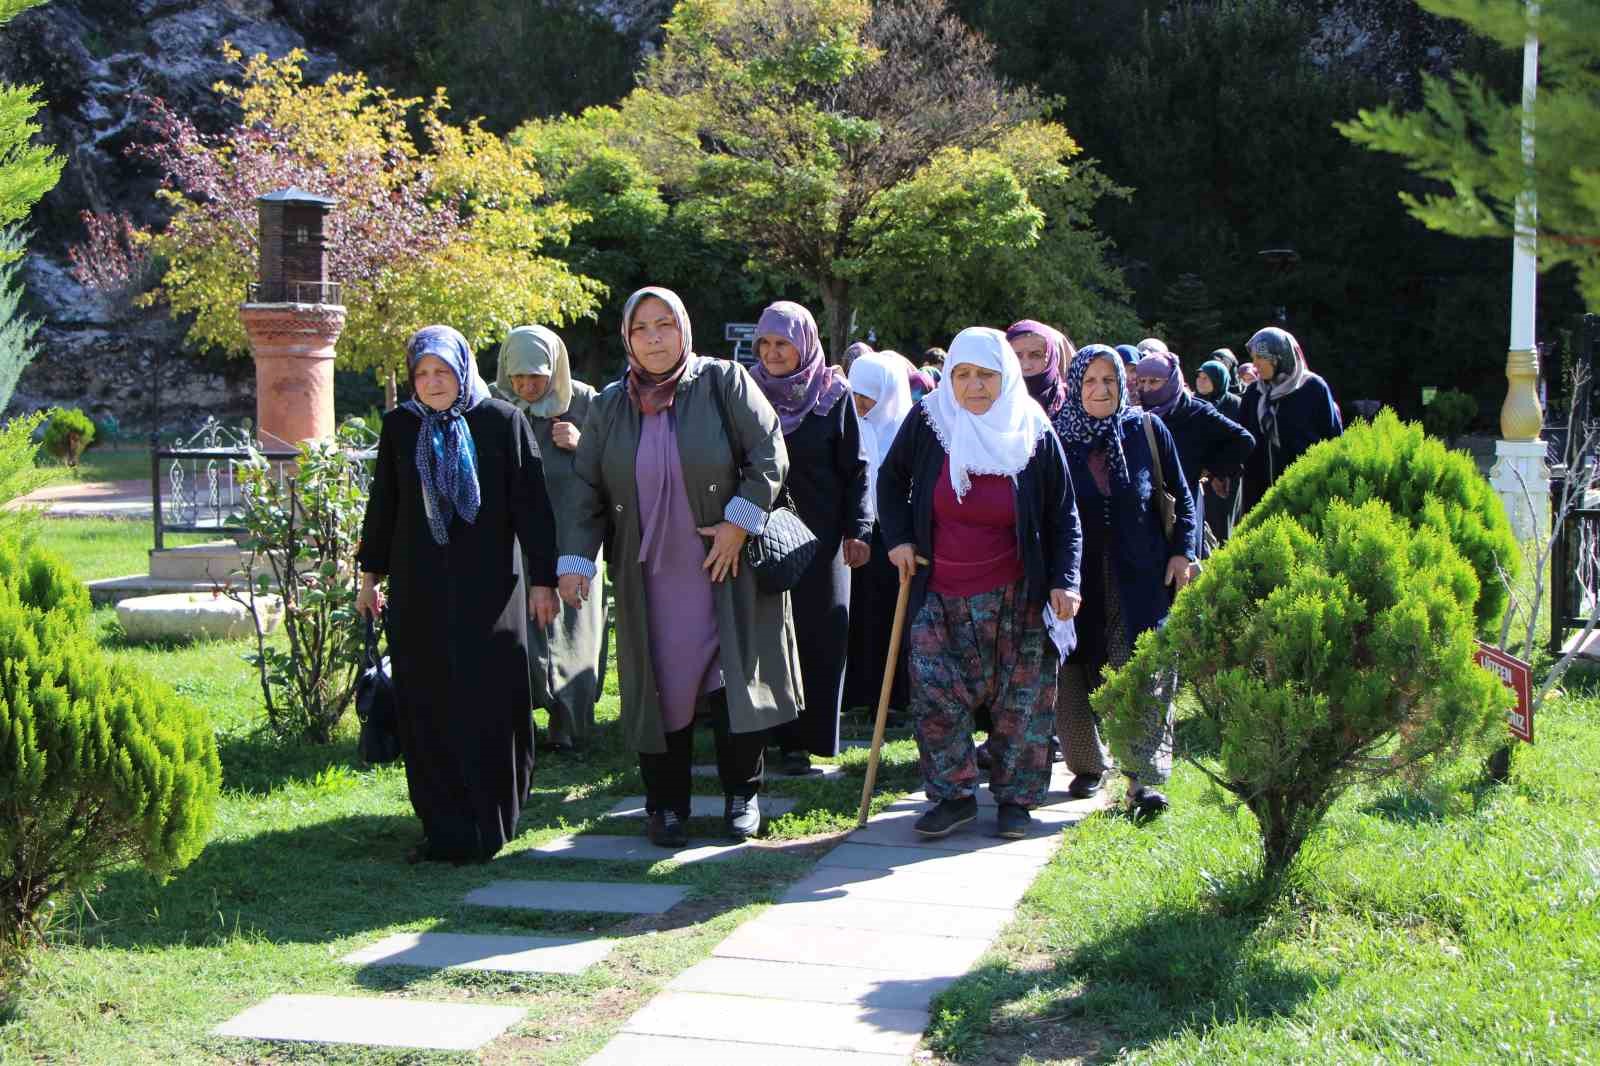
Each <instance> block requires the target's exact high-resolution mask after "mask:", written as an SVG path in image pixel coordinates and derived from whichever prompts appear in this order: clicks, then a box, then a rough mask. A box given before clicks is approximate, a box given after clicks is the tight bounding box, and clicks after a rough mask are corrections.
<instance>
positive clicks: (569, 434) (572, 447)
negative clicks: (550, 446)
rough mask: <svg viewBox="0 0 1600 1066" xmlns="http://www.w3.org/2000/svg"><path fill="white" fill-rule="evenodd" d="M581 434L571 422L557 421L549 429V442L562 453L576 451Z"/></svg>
mask: <svg viewBox="0 0 1600 1066" xmlns="http://www.w3.org/2000/svg"><path fill="white" fill-rule="evenodd" d="M582 436H583V433H582V431H580V430H579V429H578V427H577V426H575V425H573V424H572V423H571V422H561V421H557V422H555V423H554V424H553V425H551V427H550V440H551V441H552V442H553V443H554V444H555V446H556V447H557V448H560V449H561V450H562V451H564V452H571V451H577V449H578V441H579V439H580V438H582Z"/></svg>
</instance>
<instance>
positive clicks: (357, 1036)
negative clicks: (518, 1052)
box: [212, 995, 523, 1051]
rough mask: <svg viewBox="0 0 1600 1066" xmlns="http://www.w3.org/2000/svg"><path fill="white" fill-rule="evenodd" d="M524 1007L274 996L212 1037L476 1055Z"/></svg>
mask: <svg viewBox="0 0 1600 1066" xmlns="http://www.w3.org/2000/svg"><path fill="white" fill-rule="evenodd" d="M522 1016H523V1010H522V1008H521V1007H488V1006H478V1005H476V1004H466V1003H426V1002H422V1001H419V1000H415V999H377V998H374V997H367V996H301V995H280V996H273V997H272V998H270V999H268V1000H266V1001H265V1002H263V1003H258V1004H257V1005H256V1006H254V1007H251V1008H250V1009H248V1010H246V1011H244V1012H243V1013H242V1014H237V1015H235V1016H234V1017H232V1018H230V1019H229V1020H228V1021H226V1022H223V1023H222V1024H221V1025H219V1026H217V1028H215V1029H213V1030H212V1032H213V1033H215V1034H216V1035H217V1036H235V1037H244V1038H246V1039H251V1040H289V1041H296V1042H305V1043H316V1044H361V1045H365V1046H367V1047H401V1048H424V1049H428V1050H433V1051H472V1050H475V1049H477V1048H480V1047H482V1046H483V1045H485V1044H487V1043H488V1042H489V1041H491V1040H493V1039H494V1038H495V1037H497V1036H499V1035H500V1034H501V1033H503V1032H505V1031H506V1030H507V1029H509V1028H511V1027H512V1026H513V1025H515V1024H517V1023H518V1022H520V1021H521V1020H522Z"/></svg>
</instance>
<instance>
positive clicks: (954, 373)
mask: <svg viewBox="0 0 1600 1066" xmlns="http://www.w3.org/2000/svg"><path fill="white" fill-rule="evenodd" d="M878 521H879V523H880V526H881V528H882V531H883V540H884V543H885V544H889V545H893V547H892V548H891V549H890V551H889V559H890V561H891V562H893V563H894V564H895V566H896V567H897V568H898V569H899V571H900V574H901V576H902V580H910V581H911V583H912V585H911V606H910V611H909V614H908V617H909V618H911V619H913V621H912V623H911V633H910V644H911V649H910V668H911V709H912V713H913V715H914V716H915V718H916V728H917V747H918V749H919V751H920V752H921V756H922V774H923V778H924V781H925V784H926V789H927V795H928V798H929V799H930V800H933V801H935V805H934V806H933V807H932V808H931V809H930V810H928V812H927V813H925V814H924V815H923V816H922V817H921V818H920V819H919V820H918V821H917V825H916V829H917V832H918V833H921V834H922V835H923V836H929V837H938V836H944V835H945V834H947V833H949V832H950V831H951V830H953V829H955V828H956V827H957V826H960V825H963V824H965V823H967V822H970V821H972V820H973V819H974V818H975V817H976V816H977V808H978V804H977V797H976V794H975V789H976V786H977V780H978V767H977V763H976V761H975V758H974V746H973V738H972V730H973V716H974V714H975V713H976V712H979V711H983V710H987V711H989V713H990V714H991V715H992V716H993V720H994V729H993V731H992V732H990V734H989V751H990V754H991V756H992V758H993V769H992V771H991V775H990V781H989V789H990V791H991V792H992V793H993V794H994V797H995V800H996V802H997V803H998V805H999V819H998V826H997V831H998V832H999V834H1000V835H1001V836H1006V837H1020V836H1024V835H1026V833H1027V831H1028V826H1029V823H1030V821H1031V820H1032V819H1031V817H1030V816H1029V814H1028V811H1029V809H1030V808H1033V807H1036V806H1038V805H1039V803H1040V802H1041V801H1042V800H1043V799H1044V796H1045V792H1046V790H1047V789H1048V787H1049V783H1050V757H1049V739H1050V733H1051V728H1052V726H1053V724H1054V706H1055V688H1056V670H1057V663H1058V661H1059V656H1060V655H1061V654H1062V653H1063V652H1064V651H1065V650H1067V649H1070V647H1071V644H1072V642H1073V641H1074V640H1075V636H1074V635H1073V633H1072V631H1071V619H1072V617H1073V615H1075V614H1076V613H1077V610H1078V603H1079V598H1078V559H1079V554H1080V552H1081V544H1082V538H1081V534H1080V532H1079V527H1078V512H1077V507H1076V505H1075V503H1074V497H1073V492H1072V481H1071V478H1070V477H1069V476H1068V474H1067V467H1066V460H1065V458H1064V456H1063V454H1062V451H1061V443H1060V441H1059V440H1057V439H1056V435H1055V433H1054V431H1053V430H1052V429H1051V427H1050V421H1049V419H1048V418H1046V417H1045V414H1044V410H1043V409H1042V408H1041V407H1040V406H1039V405H1038V404H1037V403H1035V402H1034V400H1033V398H1032V397H1031V396H1029V395H1028V390H1027V387H1026V386H1025V385H1024V384H1023V381H1022V368H1021V366H1020V364H1019V363H1018V361H1017V356H1016V353H1015V352H1013V351H1012V350H1011V347H1010V345H1009V344H1007V343H1006V337H1005V334H1004V333H1001V332H1000V331H999V330H995V329H986V328H981V327H974V328H971V329H965V330H962V331H961V333H959V334H958V335H957V336H956V338H955V340H954V341H953V342H952V343H951V345H950V352H949V355H948V356H947V357H946V360H945V383H944V384H943V385H941V386H940V387H939V388H938V389H936V390H934V391H933V392H931V393H929V394H928V395H927V396H926V397H925V398H924V399H923V400H922V401H921V403H919V404H918V405H917V408H916V410H914V411H913V412H912V414H911V416H910V417H909V418H907V419H906V421H905V424H904V425H903V426H902V427H901V428H900V432H899V435H898V436H896V438H895V442H894V446H893V447H892V448H890V450H889V455H888V457H887V458H886V459H885V460H884V463H883V467H882V468H881V469H880V470H879V472H878ZM917 556H922V557H923V558H926V559H930V560H932V565H931V566H929V567H927V568H925V569H923V570H920V571H919V570H918V569H917V563H916V558H917ZM1047 605H1048V606H1049V607H1050V608H1051V610H1052V612H1053V614H1054V616H1055V617H1056V618H1057V619H1060V621H1061V624H1060V626H1059V627H1058V628H1057V630H1056V632H1055V633H1054V634H1051V633H1047V632H1046V628H1045V620H1044V615H1043V611H1044V608H1045V607H1046V606H1047ZM1052 637H1055V638H1056V639H1054V640H1053V639H1052Z"/></svg>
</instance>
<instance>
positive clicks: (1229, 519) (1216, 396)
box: [1194, 348, 1256, 547]
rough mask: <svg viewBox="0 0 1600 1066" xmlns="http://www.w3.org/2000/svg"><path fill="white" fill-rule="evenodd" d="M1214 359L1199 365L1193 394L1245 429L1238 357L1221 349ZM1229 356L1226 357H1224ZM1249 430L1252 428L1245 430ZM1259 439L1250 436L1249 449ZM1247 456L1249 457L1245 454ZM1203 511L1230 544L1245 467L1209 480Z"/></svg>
mask: <svg viewBox="0 0 1600 1066" xmlns="http://www.w3.org/2000/svg"><path fill="white" fill-rule="evenodd" d="M1211 355H1212V358H1210V359H1207V360H1206V361H1205V362H1204V363H1202V364H1200V371H1199V373H1197V374H1195V376H1194V394H1195V396H1196V397H1197V398H1199V399H1200V400H1202V401H1203V402H1205V403H1209V404H1211V405H1213V406H1214V407H1216V409H1217V410H1218V411H1219V412H1220V413H1221V414H1222V417H1224V418H1226V419H1227V420H1228V421H1230V422H1232V423H1234V424H1235V425H1237V426H1239V428H1240V429H1243V428H1244V426H1243V422H1244V401H1243V400H1242V399H1241V398H1240V394H1239V390H1237V389H1235V388H1234V385H1235V384H1236V381H1235V378H1234V373H1233V368H1234V367H1235V366H1237V365H1238V364H1239V360H1237V359H1235V358H1234V357H1233V353H1232V352H1231V351H1229V350H1228V349H1226V348H1218V349H1217V350H1216V351H1214V352H1212V353H1211ZM1224 355H1226V356H1227V358H1226V359H1224V358H1222V356H1224ZM1245 432H1247V433H1248V432H1249V430H1245ZM1255 445H1256V441H1255V438H1254V437H1251V438H1250V450H1251V451H1252V452H1254V451H1255ZM1246 458H1247V459H1248V456H1247V457H1246ZM1201 503H1202V508H1201V509H1202V510H1203V511H1204V512H1205V518H1206V528H1207V529H1209V530H1210V531H1211V535H1212V537H1214V538H1215V539H1216V542H1217V545H1218V546H1219V547H1220V546H1221V545H1224V544H1226V543H1228V538H1229V537H1231V536H1233V526H1234V523H1236V522H1238V521H1239V508H1240V505H1241V504H1243V503H1244V477H1243V472H1242V469H1241V471H1239V472H1238V476H1232V477H1215V476H1213V477H1211V478H1208V479H1207V480H1206V483H1205V491H1204V492H1203V493H1202V500H1201Z"/></svg>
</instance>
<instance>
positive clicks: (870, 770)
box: [856, 555, 928, 825]
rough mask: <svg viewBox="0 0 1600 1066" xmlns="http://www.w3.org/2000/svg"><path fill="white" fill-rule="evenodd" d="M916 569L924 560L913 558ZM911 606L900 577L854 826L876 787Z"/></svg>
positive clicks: (907, 583) (863, 820)
mask: <svg viewBox="0 0 1600 1066" xmlns="http://www.w3.org/2000/svg"><path fill="white" fill-rule="evenodd" d="M916 560H917V565H918V566H927V565H928V560H926V559H924V558H923V557H922V556H920V555H919V556H917V557H916ZM910 602H911V578H909V577H906V576H905V575H903V574H902V575H901V577H900V594H899V595H898V596H897V597H895V601H894V625H893V627H891V628H890V630H889V661H888V662H886V663H884V664H883V687H882V688H881V689H879V690H878V718H877V721H875V722H874V723H873V724H872V751H871V752H870V753H868V755H867V779H866V780H865V781H864V782H862V784H861V811H860V813H858V814H857V815H856V825H866V824H867V808H868V807H869V806H871V804H872V786H873V785H875V784H877V783H878V756H879V755H880V754H882V750H883V727H884V726H885V725H886V724H887V723H888V721H889V691H890V690H891V689H893V688H894V672H895V667H896V666H898V665H899V664H900V638H901V635H902V634H904V632H905V628H906V605H907V604H908V603H910Z"/></svg>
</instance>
